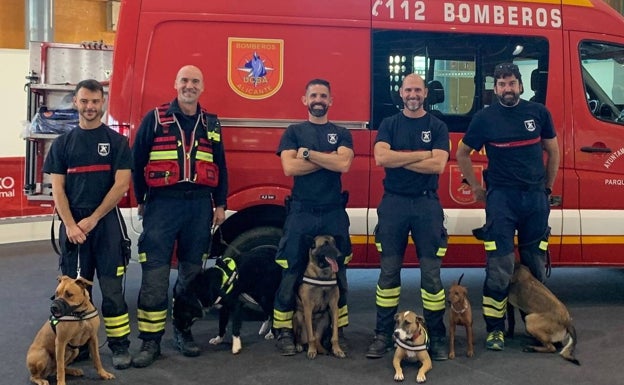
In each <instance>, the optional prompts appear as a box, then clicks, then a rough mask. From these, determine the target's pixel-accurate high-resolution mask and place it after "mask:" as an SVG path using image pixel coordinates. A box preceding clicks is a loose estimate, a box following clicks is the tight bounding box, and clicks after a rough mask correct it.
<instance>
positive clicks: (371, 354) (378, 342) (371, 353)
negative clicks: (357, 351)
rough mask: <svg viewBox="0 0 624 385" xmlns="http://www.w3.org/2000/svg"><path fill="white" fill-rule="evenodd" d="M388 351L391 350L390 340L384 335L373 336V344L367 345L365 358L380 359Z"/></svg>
mask: <svg viewBox="0 0 624 385" xmlns="http://www.w3.org/2000/svg"><path fill="white" fill-rule="evenodd" d="M390 349H392V340H390V338H388V337H386V336H385V335H384V334H375V337H373V342H371V344H370V345H368V350H367V351H366V358H381V357H383V356H384V354H386V352H387V351H389V350H390Z"/></svg>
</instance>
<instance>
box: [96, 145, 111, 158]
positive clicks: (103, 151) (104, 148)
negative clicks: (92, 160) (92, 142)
mask: <svg viewBox="0 0 624 385" xmlns="http://www.w3.org/2000/svg"><path fill="white" fill-rule="evenodd" d="M109 152H110V143H98V154H100V156H107V155H108V153H109Z"/></svg>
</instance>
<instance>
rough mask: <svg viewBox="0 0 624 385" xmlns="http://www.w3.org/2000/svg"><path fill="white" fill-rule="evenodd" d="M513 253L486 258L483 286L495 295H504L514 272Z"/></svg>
mask: <svg viewBox="0 0 624 385" xmlns="http://www.w3.org/2000/svg"><path fill="white" fill-rule="evenodd" d="M514 259H515V255H514V253H510V254H507V255H505V256H490V255H489V253H488V258H487V269H486V271H487V274H486V279H485V286H486V287H487V288H488V289H489V290H491V291H493V292H496V293H505V292H506V291H507V288H508V287H509V280H510V279H511V275H512V274H513V270H514Z"/></svg>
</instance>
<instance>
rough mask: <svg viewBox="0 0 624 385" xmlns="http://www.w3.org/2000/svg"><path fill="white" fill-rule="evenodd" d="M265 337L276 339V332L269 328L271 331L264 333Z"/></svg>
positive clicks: (266, 338)
mask: <svg viewBox="0 0 624 385" xmlns="http://www.w3.org/2000/svg"><path fill="white" fill-rule="evenodd" d="M264 339H265V340H273V339H275V334H273V331H271V330H269V332H268V333H267V334H265V335H264Z"/></svg>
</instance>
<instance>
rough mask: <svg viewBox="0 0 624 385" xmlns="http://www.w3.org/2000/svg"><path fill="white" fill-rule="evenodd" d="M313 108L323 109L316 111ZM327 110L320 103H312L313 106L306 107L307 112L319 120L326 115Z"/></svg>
mask: <svg viewBox="0 0 624 385" xmlns="http://www.w3.org/2000/svg"><path fill="white" fill-rule="evenodd" d="M315 106H321V107H323V108H322V109H316V108H314V107H315ZM327 110H328V107H327V106H326V105H324V104H321V103H314V104H311V105H309V106H308V111H309V112H310V114H311V115H312V116H314V117H315V118H320V117H322V116H325V115H327Z"/></svg>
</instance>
